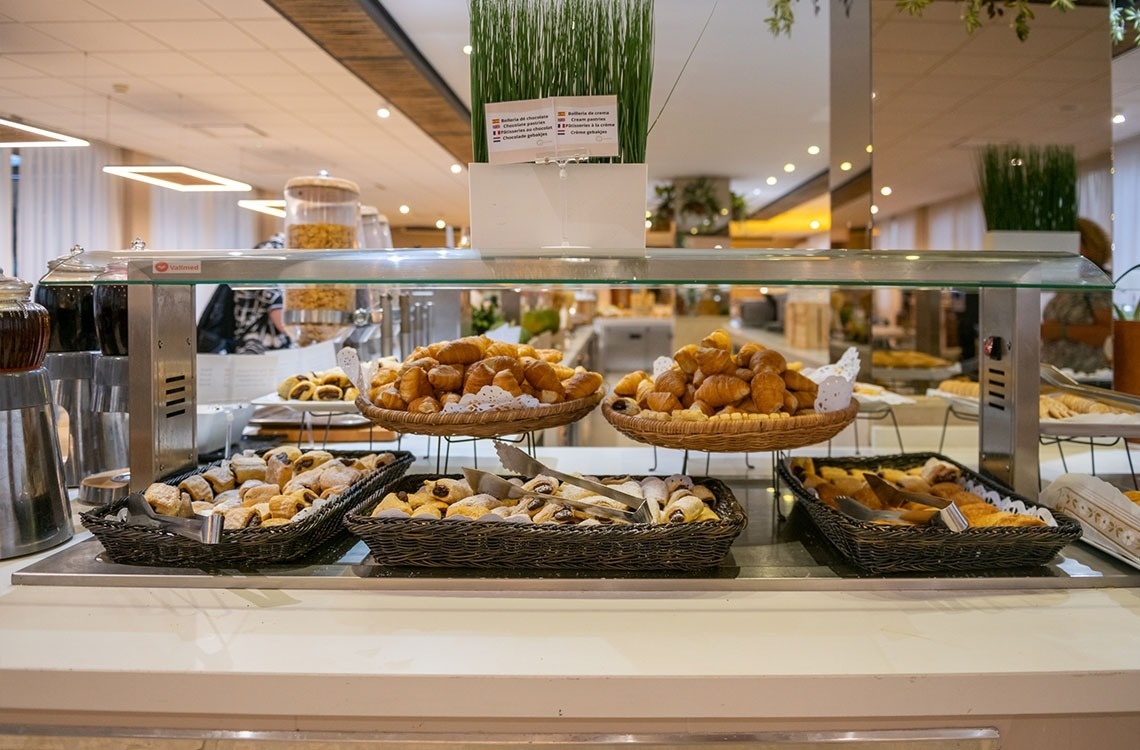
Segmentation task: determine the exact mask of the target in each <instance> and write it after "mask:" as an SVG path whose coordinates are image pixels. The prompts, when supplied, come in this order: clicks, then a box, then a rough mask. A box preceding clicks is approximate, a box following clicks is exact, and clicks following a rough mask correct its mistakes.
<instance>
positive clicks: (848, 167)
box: [839, 161, 851, 172]
mask: <svg viewBox="0 0 1140 750" xmlns="http://www.w3.org/2000/svg"><path fill="white" fill-rule="evenodd" d="M839 168H840V169H842V170H843V171H844V172H850V171H851V162H849V161H845V162H843V163H842V164H840V165H839Z"/></svg>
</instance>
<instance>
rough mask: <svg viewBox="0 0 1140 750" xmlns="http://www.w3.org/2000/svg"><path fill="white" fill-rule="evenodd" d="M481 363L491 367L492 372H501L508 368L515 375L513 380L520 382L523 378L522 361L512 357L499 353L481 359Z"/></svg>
mask: <svg viewBox="0 0 1140 750" xmlns="http://www.w3.org/2000/svg"><path fill="white" fill-rule="evenodd" d="M483 364H485V365H486V366H487V367H489V368H491V371H492V372H502V371H503V370H509V371H510V373H511V374H512V375H514V376H515V380H516V381H518V382H520V383H521V382H522V379H523V365H522V362H520V361H519V360H517V359H515V358H514V357H506V356H503V355H499V356H497V357H486V358H484V359H483Z"/></svg>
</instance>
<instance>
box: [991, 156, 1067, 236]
mask: <svg viewBox="0 0 1140 750" xmlns="http://www.w3.org/2000/svg"><path fill="white" fill-rule="evenodd" d="M977 172H978V174H977V177H978V192H979V194H980V196H981V201H982V210H983V212H984V213H985V218H986V230H987V231H986V237H985V244H984V247H985V249H986V250H1009V251H1026V252H1071V253H1076V252H1079V248H1080V235H1079V233H1078V232H1077V160H1076V155H1075V153H1074V151H1073V149H1072V148H1071V147H1067V146H1032V145H1019V144H1004V145H990V146H986V147H985V148H983V149H982V151H981V153H980V154H979V156H978V163H977Z"/></svg>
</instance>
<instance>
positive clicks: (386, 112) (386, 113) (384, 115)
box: [376, 107, 392, 120]
mask: <svg viewBox="0 0 1140 750" xmlns="http://www.w3.org/2000/svg"><path fill="white" fill-rule="evenodd" d="M376 116H377V117H379V118H380V119H381V120H386V119H388V118H389V117H391V116H392V110H390V109H388V108H387V107H381V108H380V109H378V110H376Z"/></svg>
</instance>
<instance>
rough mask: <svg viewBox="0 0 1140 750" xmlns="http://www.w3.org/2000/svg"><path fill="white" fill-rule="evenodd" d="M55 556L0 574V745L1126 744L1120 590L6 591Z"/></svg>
mask: <svg viewBox="0 0 1140 750" xmlns="http://www.w3.org/2000/svg"><path fill="white" fill-rule="evenodd" d="M562 450H574V449H562ZM578 450H588V449H578ZM617 452H618V451H609V453H611V454H612V453H617ZM578 460H579V461H580V460H582V457H581V456H579V457H578ZM612 460H617V459H616V458H614V459H612ZM412 470H413V471H415V470H416V469H415V468H414V467H413V469H412ZM87 537H88V535H87V533H86V532H82V531H81V532H80V533H79V534H78V535H77V537H76V539H75V540H74V541H73V542H71V544H72V545H78V544H84V543H87V542H86V541H85V540H86V539H87ZM57 553H58V550H52V551H48V552H45V553H41V554H39V555H36V556H30V557H27V558H20V559H15V560H8V561H4V562H3V563H0V576H2V578H0V644H2V646H0V723H2V724H4V725H5V726H3V727H0V746H2V747H21V748H24V747H40V746H37V745H23V744H19V745H17V744H14V743H15V742H16V740H14V739H11V738H10V737H6V735H12V736H15V735H29V734H31V735H36V734H43V735H47V734H52V733H58V732H61V731H67V732H75V733H78V734H79V735H82V736H91V737H100V736H107V735H108V733H110V734H120V735H121V734H124V733H126V734H131V733H136V734H137V733H139V732H143V733H144V734H145V733H146V732H150V734H148V735H147V736H150V737H152V738H154V737H159V738H161V737H168V736H180V737H186V736H214V737H216V736H220V735H217V734H214V735H210V734H208V733H209V732H215V733H216V732H218V731H219V730H220V731H222V732H235V733H237V732H240V733H241V735H240V736H242V737H245V738H247V739H248V738H250V737H253V738H256V736H257V735H256V733H257V732H266V733H271V734H272V733H287V734H288V736H289V737H291V738H293V739H301V738H305V737H310V738H317V739H319V738H320V737H322V736H327V735H328V733H339V732H350V733H368V734H366V735H365V734H353V735H350V736H352V737H356V738H357V739H360V738H362V737H369V738H372V739H384V738H385V737H388V738H394V737H397V736H399V737H401V738H402V739H403V741H404V742H406V743H414V742H416V741H428V740H431V739H432V738H433V737H436V738H437V739H438V736H439V735H440V733H443V734H447V735H448V736H450V737H452V741H451V742H450V743H446V742H445V744H447V745H448V746H457V745H458V744H460V743H459V742H458V741H457V740H456V739H455V738H463V739H464V740H466V741H474V740H475V739H478V738H479V737H481V736H482V737H497V738H499V740H500V742H496V743H495V744H496V745H497V746H501V745H508V744H512V743H513V742H516V741H518V742H520V743H521V742H522V741H523V739H524V738H525V739H531V740H533V739H534V738H535V737H536V736H539V735H542V736H555V735H558V736H568V735H576V736H577V739H579V740H582V739H586V738H593V740H592V741H594V742H595V743H596V744H603V745H604V744H606V743H605V742H602V740H601V739H599V738H602V737H610V738H611V740H612V741H613V742H614V743H615V744H620V743H618V742H617V740H613V739H612V738H613V736H614V735H615V733H616V734H620V735H622V736H623V737H626V738H627V739H625V740H623V742H633V741H639V740H638V739H637V738H638V737H640V738H641V740H640V741H648V740H647V738H651V737H656V738H657V739H658V741H659V745H661V746H694V745H695V744H697V738H699V737H706V738H707V737H709V736H711V735H721V739H725V740H731V739H732V738H733V737H736V738H737V740H738V741H740V742H741V744H747V742H751V743H752V744H749V745H748V746H749V747H757V746H766V745H759V744H757V743H756V737H757V735H755V733H760V732H776V731H790V730H812V731H823V730H828V731H837V732H849V731H854V732H868V731H870V730H886V729H898V728H919V729H924V730H930V729H940V728H947V727H973V728H977V727H992V728H996V730H997V732H998V733H999V734H1000V736H1001V738H1002V742H1003V744H1002V745H1001V746H1002V747H1007V748H1019V747H1034V748H1051V747H1092V746H1097V747H1109V748H1110V747H1131V746H1132V744H1128V742H1132V741H1134V738H1135V736H1136V732H1137V731H1138V730H1140V628H1137V622H1138V620H1140V587H1133V588H1098V589H1064V590H1036V591H1032V590H1027V589H1017V588H1014V589H1007V590H999V589H997V588H994V589H981V590H954V591H946V590H937V588H936V587H905V588H899V589H893V588H891V587H889V586H888V587H882V588H875V589H868V588H857V589H854V590H783V591H747V590H717V589H716V587H715V586H712V585H710V586H706V587H700V586H689V587H686V588H684V589H680V590H668V589H665V590H656V591H653V590H648V589H646V590H640V591H629V590H625V591H622V590H606V589H604V588H599V589H596V590H590V589H589V588H586V587H578V588H576V589H575V590H572V591H556V590H545V591H543V590H537V591H518V590H516V591H511V590H507V589H505V588H501V589H498V590H496V589H495V588H494V587H490V588H488V587H487V586H486V585H485V582H484V583H483V585H480V586H473V587H472V590H470V591H465V590H463V588H462V587H461V586H460V587H452V588H451V589H449V590H446V591H432V590H427V589H423V588H420V589H414V588H413V589H406V590H321V589H301V588H285V587H273V586H267V587H264V588H262V587H258V586H257V585H256V582H253V583H254V585H253V586H252V587H250V588H241V589H225V588H198V589H193V588H169V587H163V586H159V585H152V586H148V587H141V588H137V587H132V588H125V587H110V586H104V587H86V586H85V587H78V586H29V585H20V584H13V583H12V576H13V573H14V572H17V571H20V570H22V569H24V568H25V567H27V566H28V565H29V564H30V563H33V562H36V561H37V560H41V559H44V558H47V557H50V556H52V555H55V554H57ZM64 726H67V727H73V729H68V730H61V729H59V728H60V727H64ZM74 727H79V728H80V729H74ZM144 730H145V731H144ZM156 730H161V731H158V733H157V734H155V733H154V732H155V731H156ZM250 732H252V733H254V734H252V735H251V734H249V733H250ZM377 733H379V734H377ZM729 735H731V736H729ZM226 736H231V735H226ZM232 736H233V737H236V736H238V735H237V734H234V735H232ZM266 736H267V737H268V736H270V735H266ZM275 736H276V735H275ZM662 737H668V738H670V739H669V741H668V742H665V741H663V740H662ZM1075 737H1079V738H1080V742H1079V743H1077V744H1074V742H1075V740H1074V738H1075ZM278 739H280V737H278ZM746 740H747V742H746ZM156 741H157V740H156ZM566 744H567V745H569V744H573V743H572V742H570V741H567V742H566ZM48 746H53V747H54V746H58V745H43V747H48ZM112 746H115V745H107V747H112ZM154 746H155V747H162V746H163V745H162V744H161V743H159V744H156V745H154ZM174 746H175V745H170V747H174ZM406 746H408V747H411V746H414V744H408V745H406ZM806 746H810V745H806ZM903 746H905V745H903ZM910 746H918V747H923V746H925V745H922V744H915V745H910ZM947 746H953V747H974V746H977V747H982V746H986V745H971V744H959V745H947ZM995 746H996V745H995ZM93 747H98V746H97V745H93ZM148 747H149V745H148ZM227 747H228V746H227Z"/></svg>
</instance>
